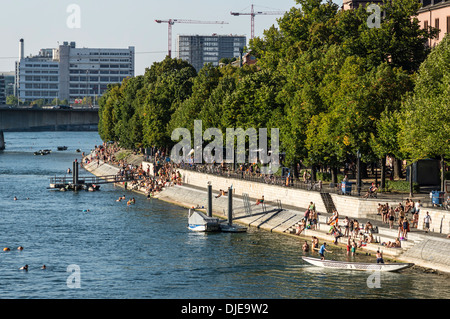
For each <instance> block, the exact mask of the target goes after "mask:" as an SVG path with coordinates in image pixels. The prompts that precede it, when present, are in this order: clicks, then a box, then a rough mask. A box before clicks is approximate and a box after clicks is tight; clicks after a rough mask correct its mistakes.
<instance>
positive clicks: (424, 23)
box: [423, 20, 428, 29]
mask: <svg viewBox="0 0 450 319" xmlns="http://www.w3.org/2000/svg"><path fill="white" fill-rule="evenodd" d="M423 28H424V29H428V21H427V20H425V21H424V22H423Z"/></svg>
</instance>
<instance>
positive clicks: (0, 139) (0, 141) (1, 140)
mask: <svg viewBox="0 0 450 319" xmlns="http://www.w3.org/2000/svg"><path fill="white" fill-rule="evenodd" d="M4 149H5V136H4V135H3V131H0V151H3V150H4Z"/></svg>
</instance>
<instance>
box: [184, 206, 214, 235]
mask: <svg viewBox="0 0 450 319" xmlns="http://www.w3.org/2000/svg"><path fill="white" fill-rule="evenodd" d="M188 228H189V229H190V230H193V231H198V232H210V231H220V226H219V219H218V218H214V217H209V216H206V215H205V214H204V213H202V212H199V211H196V210H194V209H189V216H188Z"/></svg>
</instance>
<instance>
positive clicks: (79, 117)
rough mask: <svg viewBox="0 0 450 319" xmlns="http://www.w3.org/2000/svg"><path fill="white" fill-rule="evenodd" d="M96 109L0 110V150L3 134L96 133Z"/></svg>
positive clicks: (2, 144) (3, 146) (2, 143)
mask: <svg viewBox="0 0 450 319" xmlns="http://www.w3.org/2000/svg"><path fill="white" fill-rule="evenodd" d="M97 129H98V109H96V108H80V109H39V108H36V109H34V108H0V150H2V149H4V148H5V141H4V135H3V132H25V131H96V130H97Z"/></svg>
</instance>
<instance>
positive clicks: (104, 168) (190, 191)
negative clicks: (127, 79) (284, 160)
mask: <svg viewBox="0 0 450 319" xmlns="http://www.w3.org/2000/svg"><path fill="white" fill-rule="evenodd" d="M83 160H84V159H83ZM137 162H139V161H137ZM135 163H136V161H135ZM83 168H84V169H85V170H86V171H88V172H90V173H91V174H93V175H95V176H102V175H108V174H111V172H114V171H115V172H116V173H118V172H119V171H120V168H119V167H116V166H114V165H111V164H108V163H105V162H103V161H101V163H100V162H99V163H97V162H94V161H92V162H91V163H90V164H84V165H83ZM102 172H108V173H107V174H104V173H102ZM204 183H205V184H206V179H204ZM114 185H115V186H119V187H123V188H125V186H124V185H123V184H122V183H114ZM127 190H129V191H132V192H136V193H138V194H141V195H143V196H146V195H147V194H146V193H145V192H144V191H142V190H141V189H129V188H127ZM213 192H214V191H213ZM214 193H215V192H214ZM152 198H154V199H158V200H162V201H164V202H167V203H171V204H173V205H177V206H179V207H183V208H186V209H188V208H191V207H202V206H203V207H206V203H207V200H206V185H205V187H204V188H202V187H199V186H195V185H190V184H186V183H185V181H183V184H182V185H181V186H180V185H174V186H169V187H165V188H163V189H162V190H161V191H160V192H158V193H157V194H156V195H154V196H152ZM227 201H228V200H227V197H222V198H215V197H214V196H213V215H214V216H215V217H218V218H221V219H226V216H227V214H226V213H225V212H226V211H227ZM233 202H234V203H237V205H235V204H234V207H238V208H235V209H234V210H233V211H234V215H235V217H233V223H237V224H241V225H243V226H246V227H252V228H257V229H262V230H266V231H269V232H277V233H279V234H283V235H287V236H290V237H291V238H297V239H298V240H299V243H300V242H303V241H305V240H306V241H311V238H312V236H316V237H317V238H318V239H319V240H321V241H322V242H323V241H326V242H327V244H328V245H329V246H330V247H336V248H337V249H342V250H345V249H346V243H344V240H345V242H346V239H345V238H341V239H340V240H339V241H338V243H337V244H334V243H333V241H334V238H333V237H332V236H331V235H329V234H327V232H325V231H323V230H320V227H319V230H309V229H308V230H305V231H304V232H303V233H302V234H300V235H296V234H292V233H291V232H288V231H287V229H291V231H292V227H293V226H292V225H294V224H295V222H299V221H300V220H301V219H302V218H303V214H302V209H303V208H301V207H296V210H295V211H293V209H294V207H289V209H287V210H286V211H283V212H282V213H277V214H276V213H273V211H271V210H270V209H269V210H268V212H267V213H265V214H263V213H261V212H258V213H255V215H254V216H248V215H245V212H244V210H243V199H242V198H241V197H240V196H233ZM269 208H271V206H269ZM199 210H202V211H203V209H199ZM303 211H304V210H303ZM326 218H327V216H326V214H320V216H319V219H320V220H321V223H320V224H321V225H322V227H323V226H324V221H326ZM325 225H326V223H325ZM294 229H295V228H294ZM294 231H295V230H294ZM426 243H427V241H426ZM425 245H426V244H425ZM377 247H378V248H381V249H382V250H383V254H384V259H385V260H387V261H389V262H413V263H414V264H415V266H414V267H415V268H417V269H418V270H419V271H423V272H429V273H437V274H441V275H450V265H449V264H446V263H444V264H442V265H440V264H438V263H436V262H433V260H431V261H430V260H428V261H427V260H425V259H421V258H414V256H411V257H408V256H404V255H403V254H398V253H399V252H400V251H399V250H398V248H391V249H389V248H385V247H383V246H382V245H381V244H379V243H378V244H368V245H367V246H366V247H361V248H358V249H357V253H356V255H363V256H364V255H365V256H375V253H376V250H377ZM430 247H431V246H430ZM425 248H426V247H422V248H420V247H419V249H421V251H420V254H422V253H423V251H424V250H425ZM299 249H301V247H300V246H299ZM392 249H394V251H392V252H391V251H390V250H392ZM429 249H430V248H428V249H426V250H427V251H428V250H429ZM449 261H450V259H449Z"/></svg>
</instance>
